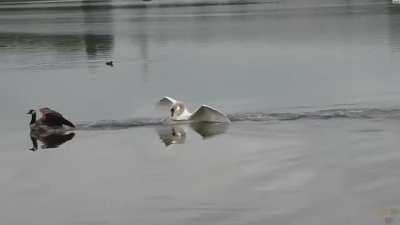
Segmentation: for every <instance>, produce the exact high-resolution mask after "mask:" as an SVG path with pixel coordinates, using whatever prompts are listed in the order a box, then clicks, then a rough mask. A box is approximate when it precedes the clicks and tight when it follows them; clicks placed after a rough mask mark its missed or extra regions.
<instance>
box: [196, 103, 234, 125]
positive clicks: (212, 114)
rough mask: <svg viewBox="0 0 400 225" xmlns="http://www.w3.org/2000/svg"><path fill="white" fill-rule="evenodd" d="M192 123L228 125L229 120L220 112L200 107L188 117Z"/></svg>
mask: <svg viewBox="0 0 400 225" xmlns="http://www.w3.org/2000/svg"><path fill="white" fill-rule="evenodd" d="M190 120H192V121H193V122H212V123H230V122H231V121H230V120H229V118H228V117H227V116H226V115H225V114H223V113H222V112H220V111H218V110H216V109H214V108H212V107H211V106H208V105H202V106H201V107H200V108H199V109H198V110H197V111H196V112H195V113H193V115H192V116H191V117H190Z"/></svg>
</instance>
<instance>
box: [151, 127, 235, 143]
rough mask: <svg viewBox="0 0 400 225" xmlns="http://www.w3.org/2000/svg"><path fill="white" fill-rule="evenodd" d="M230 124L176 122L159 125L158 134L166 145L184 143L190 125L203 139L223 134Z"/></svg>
mask: <svg viewBox="0 0 400 225" xmlns="http://www.w3.org/2000/svg"><path fill="white" fill-rule="evenodd" d="M228 126H229V124H226V123H205V122H201V123H192V124H190V125H189V126H187V124H186V125H185V124H181V125H178V124H174V125H166V126H160V127H157V132H158V135H159V137H160V139H161V141H162V142H163V143H164V145H165V146H169V145H173V144H184V143H185V140H186V131H185V128H187V127H190V128H191V129H192V130H193V131H195V132H196V133H198V134H199V135H200V136H201V137H202V138H203V139H207V138H210V137H213V136H216V135H219V134H223V133H225V132H226V131H227V130H228Z"/></svg>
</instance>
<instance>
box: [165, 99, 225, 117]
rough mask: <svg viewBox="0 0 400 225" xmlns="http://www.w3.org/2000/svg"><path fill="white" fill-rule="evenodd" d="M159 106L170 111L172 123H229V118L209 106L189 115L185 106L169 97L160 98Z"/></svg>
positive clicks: (204, 106)
mask: <svg viewBox="0 0 400 225" xmlns="http://www.w3.org/2000/svg"><path fill="white" fill-rule="evenodd" d="M158 104H159V105H160V106H168V107H169V110H170V119H171V120H174V121H192V122H214V123H230V122H231V121H230V120H229V118H228V117H227V116H226V115H225V114H223V113H221V112H219V111H218V110H216V109H214V108H212V107H211V106H207V105H202V106H201V107H200V108H199V109H197V111H196V112H194V113H191V112H189V111H188V110H187V108H186V106H185V104H184V103H183V102H181V101H178V100H175V99H173V98H171V97H164V98H162V99H161V100H160V101H159V103H158Z"/></svg>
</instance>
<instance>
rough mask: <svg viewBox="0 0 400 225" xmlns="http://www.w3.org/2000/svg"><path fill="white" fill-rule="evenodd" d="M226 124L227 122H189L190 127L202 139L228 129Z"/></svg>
mask: <svg viewBox="0 0 400 225" xmlns="http://www.w3.org/2000/svg"><path fill="white" fill-rule="evenodd" d="M228 126H229V124H228V123H208V122H201V123H192V124H190V127H191V128H192V129H193V130H194V131H196V132H197V133H198V134H200V135H201V136H202V137H203V138H204V139H206V138H210V137H213V136H215V135H219V134H223V133H225V132H226V131H227V130H228Z"/></svg>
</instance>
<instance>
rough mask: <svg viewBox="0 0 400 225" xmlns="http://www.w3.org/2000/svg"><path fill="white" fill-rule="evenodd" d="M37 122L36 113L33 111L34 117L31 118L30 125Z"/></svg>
mask: <svg viewBox="0 0 400 225" xmlns="http://www.w3.org/2000/svg"><path fill="white" fill-rule="evenodd" d="M35 122H36V113H35V112H34V113H32V118H31V122H30V123H29V124H30V125H32V124H34V123H35Z"/></svg>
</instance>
